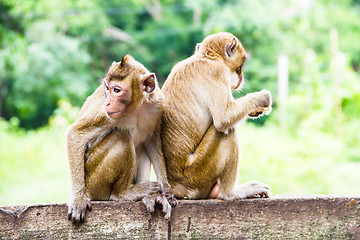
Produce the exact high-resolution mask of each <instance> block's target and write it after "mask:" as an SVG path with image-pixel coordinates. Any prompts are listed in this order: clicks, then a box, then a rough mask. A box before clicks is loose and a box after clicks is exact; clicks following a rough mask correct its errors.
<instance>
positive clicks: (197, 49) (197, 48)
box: [195, 43, 201, 52]
mask: <svg viewBox="0 0 360 240" xmlns="http://www.w3.org/2000/svg"><path fill="white" fill-rule="evenodd" d="M200 45H201V44H200V43H197V44H196V47H195V52H197V51H199V48H200Z"/></svg>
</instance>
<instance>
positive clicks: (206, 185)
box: [161, 33, 271, 199]
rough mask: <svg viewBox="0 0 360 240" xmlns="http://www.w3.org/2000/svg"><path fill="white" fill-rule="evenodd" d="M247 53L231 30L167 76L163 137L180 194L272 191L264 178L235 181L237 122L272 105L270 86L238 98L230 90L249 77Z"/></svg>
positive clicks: (213, 38) (208, 39) (171, 174)
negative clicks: (244, 70)
mask: <svg viewBox="0 0 360 240" xmlns="http://www.w3.org/2000/svg"><path fill="white" fill-rule="evenodd" d="M246 57H247V52H246V51H245V49H244V48H243V46H242V45H241V43H240V41H239V40H238V39H237V38H236V37H235V36H233V35H232V34H230V33H218V34H214V35H210V36H208V37H206V38H205V39H204V40H203V42H202V43H201V44H200V45H198V46H197V47H196V51H195V53H194V55H192V56H191V57H189V58H188V59H186V60H184V61H182V62H180V63H178V64H177V65H175V66H174V67H173V69H172V70H171V72H170V74H169V76H168V78H167V79H166V81H165V84H164V86H163V88H162V92H163V93H164V95H165V99H166V104H165V106H166V108H165V112H164V115H163V118H162V134H161V137H162V143H163V152H164V156H165V161H166V169H167V174H168V178H169V182H170V184H171V185H172V187H173V190H174V193H175V196H177V197H188V198H190V199H199V198H207V197H209V196H211V197H218V198H221V199H237V198H248V197H255V196H265V197H268V196H269V195H270V188H269V187H268V186H267V185H265V184H263V183H259V182H248V183H245V184H242V185H240V186H235V183H236V175H237V165H238V158H239V152H238V142H237V137H236V130H235V124H236V123H238V122H239V121H241V120H243V119H246V118H247V117H257V116H259V115H261V114H262V113H264V112H267V111H269V110H270V109H271V95H270V92H268V91H267V90H262V91H260V92H255V93H250V94H247V95H246V96H244V97H241V98H239V99H236V100H234V98H233V96H232V93H231V90H234V89H238V88H240V86H241V85H242V83H243V81H244V77H243V72H242V67H243V64H244V61H245V60H246Z"/></svg>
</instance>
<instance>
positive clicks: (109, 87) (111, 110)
mask: <svg viewBox="0 0 360 240" xmlns="http://www.w3.org/2000/svg"><path fill="white" fill-rule="evenodd" d="M104 88H105V96H106V100H105V112H106V114H107V115H108V116H109V118H118V117H120V116H121V115H122V114H123V113H124V111H125V110H126V108H127V107H128V106H129V104H130V103H131V91H129V88H128V87H127V86H125V85H124V84H120V83H119V82H117V81H110V82H108V81H106V80H105V81H104Z"/></svg>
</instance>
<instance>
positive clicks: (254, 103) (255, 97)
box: [209, 86, 271, 133]
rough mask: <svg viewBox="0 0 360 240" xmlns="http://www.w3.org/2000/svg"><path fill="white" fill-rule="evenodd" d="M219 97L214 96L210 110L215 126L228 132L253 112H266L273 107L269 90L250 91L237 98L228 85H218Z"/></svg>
mask: <svg viewBox="0 0 360 240" xmlns="http://www.w3.org/2000/svg"><path fill="white" fill-rule="evenodd" d="M217 93H218V94H217V97H215V96H214V97H212V102H211V103H210V105H209V110H210V112H211V114H212V117H213V122H214V126H215V128H216V129H217V130H218V131H221V132H224V133H227V132H228V130H229V129H230V128H232V127H233V126H234V125H235V123H237V122H239V121H241V120H243V119H246V118H247V117H248V115H249V114H250V113H252V112H266V111H268V110H269V109H271V94H270V92H269V91H267V90H262V91H260V92H255V93H249V94H247V95H245V96H243V97H241V98H238V99H236V100H234V99H233V97H232V95H231V92H230V91H229V90H228V89H226V86H218V87H217Z"/></svg>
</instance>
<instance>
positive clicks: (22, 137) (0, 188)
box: [0, 123, 360, 205]
mask: <svg viewBox="0 0 360 240" xmlns="http://www.w3.org/2000/svg"><path fill="white" fill-rule="evenodd" d="M238 130H239V131H238V135H239V142H240V149H241V160H240V171H239V178H238V181H239V183H243V182H246V181H249V180H257V181H261V182H264V183H266V184H269V185H270V186H271V187H272V192H273V193H274V194H334V195H343V194H349V195H356V194H359V193H360V185H359V184H358V182H359V176H358V174H359V172H360V162H352V161H349V160H348V159H345V158H344V157H345V156H348V155H347V149H346V145H345V144H344V142H343V141H342V140H341V139H337V138H335V137H333V136H330V135H326V134H325V133H322V132H304V133H302V134H289V133H287V132H284V131H281V130H280V129H279V128H278V127H277V126H273V125H265V126H264V127H256V126H254V125H253V124H251V123H246V124H245V125H242V126H239V129H238ZM0 142H1V145H0V204H1V205H4V204H25V203H29V204H30V203H55V202H67V201H68V197H69V191H70V177H69V170H68V163H67V159H66V156H65V128H49V127H47V128H43V129H40V130H37V131H30V132H24V131H5V130H4V131H0Z"/></svg>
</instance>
